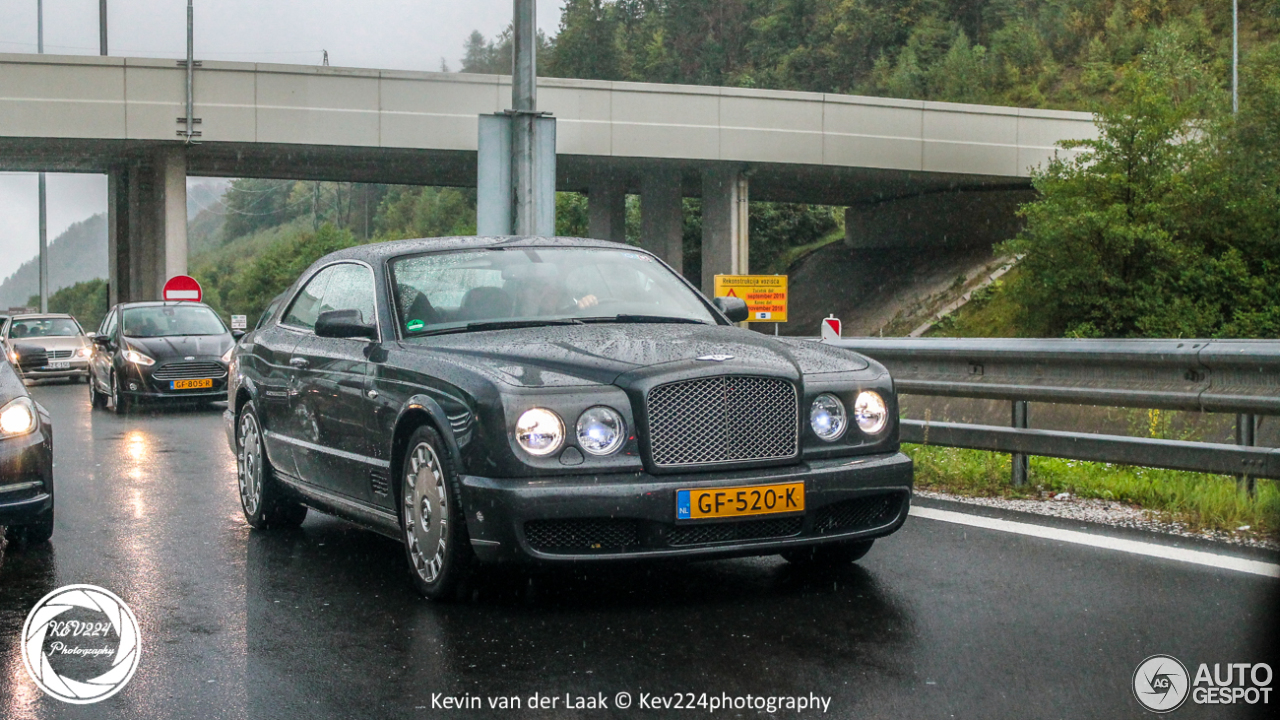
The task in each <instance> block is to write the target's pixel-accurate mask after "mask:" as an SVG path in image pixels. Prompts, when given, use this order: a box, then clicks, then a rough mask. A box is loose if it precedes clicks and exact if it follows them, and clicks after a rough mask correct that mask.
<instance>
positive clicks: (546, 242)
mask: <svg viewBox="0 0 1280 720" xmlns="http://www.w3.org/2000/svg"><path fill="white" fill-rule="evenodd" d="M510 247H585V248H610V249H619V250H631V251H633V252H634V251H636V250H640V248H637V247H635V246H633V245H627V244H625V243H617V242H610V241H608V240H595V239H592V238H578V237H540V236H518V235H507V236H488V237H474V236H458V237H438V238H417V239H414V240H389V241H387V242H380V243H372V244H369V245H357V246H355V247H350V248H347V249H345V250H339V251H337V252H334V253H331V254H329V255H326V256H325V258H324V259H325V260H326V262H327V261H332V260H363V261H365V262H368V263H370V264H372V263H377V262H381V261H382V260H385V259H386V258H390V257H396V256H398V255H416V254H418V253H427V252H439V251H447V250H485V249H492V248H510Z"/></svg>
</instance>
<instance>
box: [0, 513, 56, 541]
mask: <svg viewBox="0 0 1280 720" xmlns="http://www.w3.org/2000/svg"><path fill="white" fill-rule="evenodd" d="M51 537H53V510H52V509H50V510H49V511H48V512H46V513H45V514H44V515H41V516H40V519H39V520H37V521H36V522H34V523H31V524H29V525H14V526H11V527H10V528H9V529H8V530H7V531H6V532H5V538H6V539H7V540H8V541H9V542H11V543H14V544H15V545H42V544H44V543H47V542H49V538H51Z"/></svg>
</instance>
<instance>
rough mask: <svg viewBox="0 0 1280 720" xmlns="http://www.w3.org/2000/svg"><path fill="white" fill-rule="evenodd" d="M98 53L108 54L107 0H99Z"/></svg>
mask: <svg viewBox="0 0 1280 720" xmlns="http://www.w3.org/2000/svg"><path fill="white" fill-rule="evenodd" d="M98 54H99V55H102V56H104V57H105V56H106V54H107V0H98Z"/></svg>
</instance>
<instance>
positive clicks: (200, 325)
mask: <svg viewBox="0 0 1280 720" xmlns="http://www.w3.org/2000/svg"><path fill="white" fill-rule="evenodd" d="M123 332H124V335H125V336H126V337H134V338H149V337H173V336H175V335H221V334H223V333H225V332H227V327H226V326H225V325H223V324H222V320H221V319H220V318H219V317H218V316H217V315H216V314H214V312H213V311H212V310H210V309H209V308H207V307H205V306H203V305H164V306H161V305H155V306H151V307H136V308H128V309H126V310H125V311H124V330H123Z"/></svg>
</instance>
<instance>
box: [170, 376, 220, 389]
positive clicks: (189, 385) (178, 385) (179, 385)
mask: <svg viewBox="0 0 1280 720" xmlns="http://www.w3.org/2000/svg"><path fill="white" fill-rule="evenodd" d="M169 387H170V388H172V389H174V390H199V389H200V388H211V387H213V380H211V379H209V378H205V379H204V380H173V381H171V382H170V383H169Z"/></svg>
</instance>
